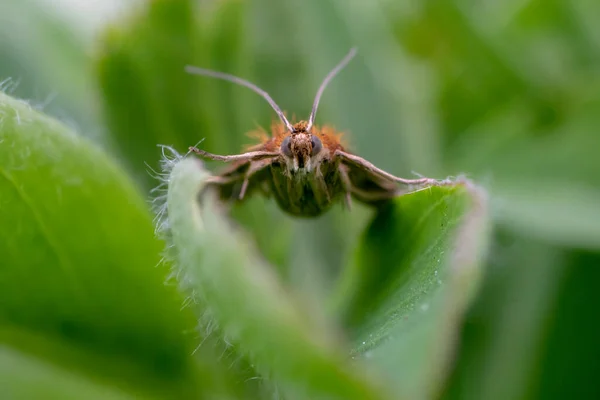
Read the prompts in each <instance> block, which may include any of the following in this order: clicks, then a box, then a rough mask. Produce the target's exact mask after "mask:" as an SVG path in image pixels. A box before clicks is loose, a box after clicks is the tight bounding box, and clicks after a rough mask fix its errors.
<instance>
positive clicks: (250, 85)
mask: <svg viewBox="0 0 600 400" xmlns="http://www.w3.org/2000/svg"><path fill="white" fill-rule="evenodd" d="M185 71H186V72H187V73H189V74H194V75H202V76H210V77H212V78H217V79H223V80H225V81H229V82H233V83H236V84H238V85H241V86H245V87H247V88H248V89H250V90H252V91H253V92H255V93H258V94H259V95H261V96H262V97H263V99H265V100H266V101H267V102H268V103H269V104H270V105H271V107H272V108H273V110H275V112H276V113H277V115H278V116H279V119H281V122H283V123H284V124H285V126H286V127H287V128H288V130H289V131H290V132H293V131H294V127H293V126H292V124H290V121H288V120H287V118H286V117H285V115H283V112H282V111H281V108H279V106H278V105H277V103H275V101H274V100H273V99H272V98H271V96H269V94H268V93H267V92H265V91H264V90H262V89H261V88H259V87H258V86H256V85H255V84H253V83H251V82H248V81H247V80H245V79H242V78H238V77H237V76H234V75H230V74H226V73H224V72H218V71H213V70H210V69H204V68H199V67H194V66H192V65H186V66H185Z"/></svg>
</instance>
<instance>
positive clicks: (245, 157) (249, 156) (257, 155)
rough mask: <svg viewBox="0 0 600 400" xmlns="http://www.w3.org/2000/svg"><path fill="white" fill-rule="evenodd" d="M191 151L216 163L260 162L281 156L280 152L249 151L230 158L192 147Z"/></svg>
mask: <svg viewBox="0 0 600 400" xmlns="http://www.w3.org/2000/svg"><path fill="white" fill-rule="evenodd" d="M189 149H190V151H192V152H194V153H196V154H198V155H199V156H200V157H204V158H208V159H210V160H215V161H223V162H231V161H258V160H263V159H265V158H273V157H277V156H279V153H278V152H274V151H263V150H259V151H249V152H248V153H242V154H234V155H229V156H220V155H217V154H212V153H209V152H206V151H204V150H200V149H198V148H196V147H190V148H189Z"/></svg>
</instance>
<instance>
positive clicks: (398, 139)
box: [0, 0, 600, 399]
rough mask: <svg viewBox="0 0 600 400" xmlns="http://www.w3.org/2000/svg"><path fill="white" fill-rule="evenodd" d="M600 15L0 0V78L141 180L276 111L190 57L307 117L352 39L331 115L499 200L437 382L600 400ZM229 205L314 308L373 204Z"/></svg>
mask: <svg viewBox="0 0 600 400" xmlns="http://www.w3.org/2000/svg"><path fill="white" fill-rule="evenodd" d="M82 3H86V6H85V7H83V6H81V4H82ZM109 4H110V6H109ZM91 16H93V17H94V18H91ZM599 17H600V2H597V1H592V0H587V1H586V0H580V1H567V0H544V1H542V0H511V1H503V2H500V1H497V2H492V1H485V2H481V1H473V0H429V1H425V0H424V1H412V0H396V1H390V0H379V1H359V0H352V1H348V0H326V1H325V0H285V1H278V2H272V1H267V0H255V1H242V0H239V1H236V0H227V1H208V0H206V1H183V0H173V1H166V0H164V1H158V0H156V1H147V2H143V1H142V2H131V3H130V2H125V1H123V2H117V1H114V2H109V3H102V2H85V1H84V0H81V1H80V2H76V1H75V0H73V1H70V2H68V1H62V2H51V1H43V0H3V1H2V2H1V3H0V86H1V87H2V89H3V90H4V91H6V92H8V93H10V94H12V95H14V96H16V97H20V98H25V99H29V100H30V101H31V103H32V104H33V105H35V106H38V107H39V108H41V109H43V110H44V111H45V112H46V113H48V114H50V115H53V116H55V117H57V118H59V119H60V120H62V121H64V122H66V123H67V124H69V125H71V126H74V127H75V128H76V129H77V130H78V131H79V132H81V133H82V134H84V135H86V136H88V137H90V138H91V139H92V140H93V141H95V142H96V143H97V144H98V145H99V146H101V147H103V148H104V149H106V150H107V151H108V152H109V153H110V154H111V155H112V156H113V157H114V158H115V159H116V160H117V161H118V162H119V163H120V164H121V165H122V166H123V167H124V168H126V169H127V170H128V171H129V172H130V173H131V175H132V176H133V177H134V178H135V180H136V182H137V184H138V187H139V190H140V191H141V192H142V193H144V195H146V194H148V192H149V190H150V189H151V188H152V187H153V186H155V185H156V182H155V181H154V180H153V179H152V177H151V176H150V174H149V173H148V168H147V166H146V165H145V163H147V164H148V165H149V166H150V167H152V168H155V169H156V168H157V166H158V161H159V159H160V149H159V148H158V147H157V144H167V145H173V146H174V147H175V148H176V149H177V150H179V151H180V152H185V151H186V149H187V146H190V145H194V144H196V143H197V142H198V141H199V140H200V139H205V141H204V142H203V143H202V146H203V148H205V149H206V150H208V151H211V152H214V153H219V154H226V153H235V152H238V151H239V150H240V149H241V148H242V146H243V145H245V144H249V143H251V140H250V139H249V138H247V137H246V136H245V132H247V131H250V130H253V129H254V128H255V127H256V124H259V125H260V126H263V127H265V128H268V126H269V123H270V121H271V120H272V119H273V118H274V115H273V112H272V111H271V110H270V108H269V107H268V105H267V104H266V103H265V102H264V101H263V100H262V99H261V98H260V97H258V96H257V95H255V94H253V93H251V92H249V91H248V90H247V89H245V88H241V87H236V86H234V85H231V84H228V83H225V82H221V81H214V80H210V79H206V78H200V77H192V76H187V75H186V74H185V73H184V71H183V67H184V65H186V64H195V65H198V66H201V67H205V68H212V69H217V70H221V71H224V72H228V73H232V74H235V75H239V76H241V77H244V78H246V79H249V80H251V81H253V82H255V83H256V84H258V85H259V86H260V87H261V88H263V89H264V90H266V91H267V92H269V93H270V94H271V96H272V97H273V98H274V99H275V101H276V102H277V103H278V104H279V105H280V106H281V108H282V109H284V110H286V111H287V112H288V113H289V114H292V113H293V114H295V115H296V116H298V117H300V118H303V117H305V116H307V115H308V113H309V112H310V107H311V105H312V99H313V96H314V94H315V91H316V89H317V87H318V85H319V83H320V81H321V79H322V78H323V77H324V75H325V74H326V73H327V72H328V71H329V69H330V68H331V67H332V66H333V65H335V64H336V63H337V62H338V61H339V59H341V57H342V56H343V55H344V54H345V53H346V52H347V51H348V49H349V48H350V47H352V46H357V47H358V49H359V55H358V57H357V58H356V59H355V60H354V61H353V62H352V63H351V64H350V65H349V66H348V67H347V69H346V70H344V71H343V72H342V73H341V74H340V75H339V76H338V77H337V78H336V79H335V80H334V81H333V82H332V83H331V85H330V87H329V88H328V89H327V91H326V92H325V94H324V96H323V99H322V101H321V106H320V110H319V114H318V123H319V124H321V123H328V124H332V125H334V126H335V127H337V128H338V129H339V130H340V131H342V132H345V133H346V138H347V140H348V142H349V143H350V145H351V150H353V152H355V153H357V154H359V155H361V156H363V157H365V158H367V159H368V160H370V161H372V162H374V163H375V164H376V165H378V166H379V167H381V168H383V169H385V170H387V171H390V172H392V173H394V174H396V175H400V176H409V175H410V174H411V171H415V172H418V173H420V174H423V175H426V176H433V177H437V178H444V177H446V176H456V175H460V174H466V175H467V176H469V177H470V178H472V179H474V180H476V181H477V182H478V183H479V184H481V185H483V186H484V187H485V188H486V189H487V190H488V191H489V193H490V199H491V204H492V212H493V217H494V222H495V230H494V243H493V248H492V251H491V253H490V255H489V260H488V263H487V265H486V270H485V281H484V284H483V287H482V289H481V290H480V293H479V295H478V298H477V300H476V301H475V304H474V305H473V307H472V309H471V310H470V312H469V314H468V316H467V319H466V321H465V324H464V327H463V331H462V335H461V338H462V344H461V347H460V350H459V354H458V356H457V358H456V363H455V367H454V370H453V374H452V377H451V379H450V381H449V384H448V387H447V389H446V391H445V393H444V396H445V397H447V398H457V399H458V398H460V399H463V398H467V399H483V398H485V399H521V398H523V399H524V398H544V399H546V398H557V399H559V398H565V397H567V396H569V397H574V398H600V383H599V382H598V381H597V377H598V374H599V373H600V339H599V338H600V318H598V316H599V315H600V311H599V309H600V301H599V295H598V290H597V289H596V287H597V286H598V285H599V284H600V157H598V156H597V153H598V151H599V150H600V24H599V23H598V19H599ZM233 212H234V215H235V217H236V218H237V220H238V221H239V222H240V223H241V224H243V225H244V226H245V227H246V228H247V231H248V232H251V234H252V235H253V237H252V238H253V240H255V241H256V243H257V245H258V247H259V248H260V249H261V251H262V252H263V254H264V255H265V256H266V258H267V259H268V260H269V261H271V263H272V264H273V265H275V266H276V267H278V268H279V270H280V273H281V275H282V276H283V277H284V278H285V279H286V280H287V281H288V282H289V283H291V284H292V285H294V286H295V287H297V288H298V290H304V289H308V288H310V290H311V293H315V297H314V302H315V303H316V304H318V303H319V302H320V299H321V298H324V297H325V294H326V293H328V292H329V291H331V290H332V287H333V285H334V281H335V278H336V277H337V275H338V273H339V271H340V268H341V267H342V265H344V264H345V263H346V261H347V259H346V258H347V257H348V254H349V250H350V249H352V248H353V246H355V244H356V242H357V240H358V237H359V235H360V233H361V228H363V227H364V225H365V223H366V221H367V220H368V218H369V217H370V215H371V214H370V211H369V210H368V209H365V208H363V207H360V206H358V205H357V206H356V207H355V210H353V212H352V213H347V212H345V211H343V210H342V209H341V208H340V207H338V208H335V209H334V210H332V211H331V212H329V213H328V214H326V215H325V216H323V217H322V218H320V219H318V220H309V221H303V220H293V219H290V218H288V217H287V216H284V214H283V213H282V212H281V211H280V210H278V209H277V207H276V205H275V204H274V203H273V202H272V201H269V200H265V199H263V198H253V199H251V200H250V201H248V202H247V203H245V204H242V205H236V206H235V207H234V210H233ZM274 226H276V227H277V231H276V234H275V233H274V228H273V227H274ZM320 296H321V297H320Z"/></svg>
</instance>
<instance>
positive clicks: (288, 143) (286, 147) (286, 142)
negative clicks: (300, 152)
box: [281, 136, 292, 157]
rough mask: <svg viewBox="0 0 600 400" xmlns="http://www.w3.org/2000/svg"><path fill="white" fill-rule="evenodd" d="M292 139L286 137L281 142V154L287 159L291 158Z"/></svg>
mask: <svg viewBox="0 0 600 400" xmlns="http://www.w3.org/2000/svg"><path fill="white" fill-rule="evenodd" d="M291 139H292V137H291V136H288V137H286V138H285V139H283V142H281V152H282V153H283V154H285V155H286V156H288V157H291V156H292V140H291Z"/></svg>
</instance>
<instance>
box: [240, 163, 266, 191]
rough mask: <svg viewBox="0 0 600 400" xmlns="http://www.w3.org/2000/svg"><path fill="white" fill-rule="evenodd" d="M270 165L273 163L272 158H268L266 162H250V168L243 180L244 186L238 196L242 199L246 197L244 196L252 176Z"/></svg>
mask: <svg viewBox="0 0 600 400" xmlns="http://www.w3.org/2000/svg"><path fill="white" fill-rule="evenodd" d="M270 165H271V161H270V160H266V162H265V161H262V162H260V161H256V162H251V163H250V166H249V167H248V170H247V171H246V173H245V174H244V181H243V182H242V188H241V189H240V194H239V196H238V198H239V199H240V200H242V199H243V198H244V196H245V195H246V191H247V190H248V184H249V183H250V178H252V176H254V175H255V174H256V173H257V172H259V171H262V170H264V169H265V168H267V167H269V166H270Z"/></svg>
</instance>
